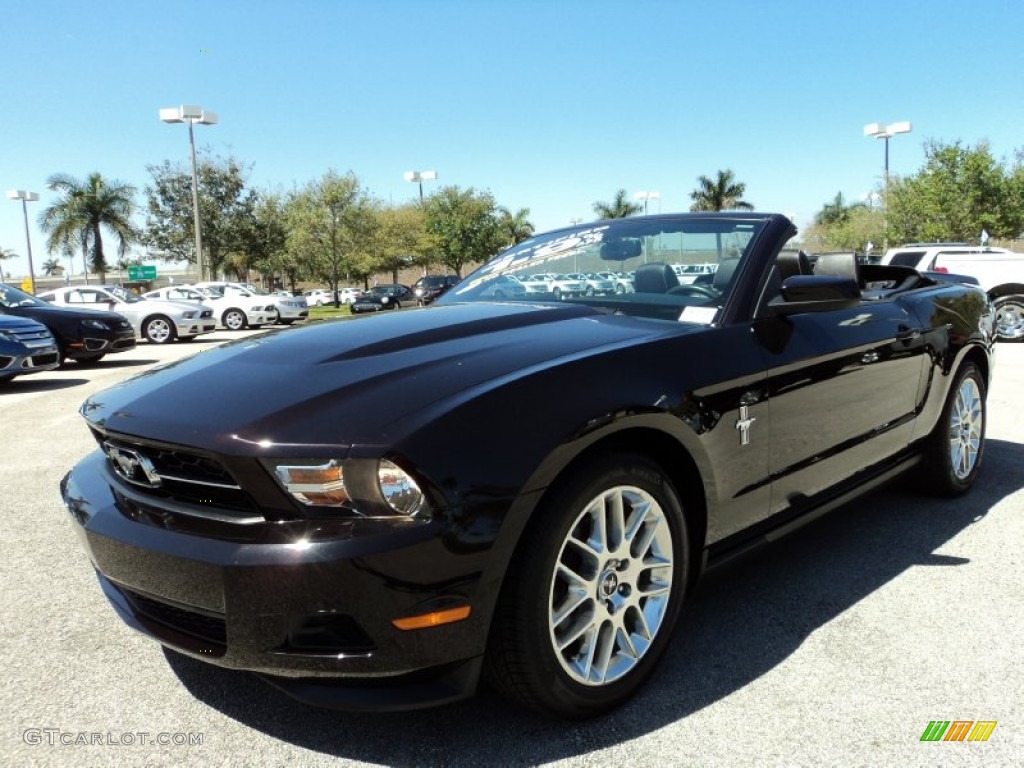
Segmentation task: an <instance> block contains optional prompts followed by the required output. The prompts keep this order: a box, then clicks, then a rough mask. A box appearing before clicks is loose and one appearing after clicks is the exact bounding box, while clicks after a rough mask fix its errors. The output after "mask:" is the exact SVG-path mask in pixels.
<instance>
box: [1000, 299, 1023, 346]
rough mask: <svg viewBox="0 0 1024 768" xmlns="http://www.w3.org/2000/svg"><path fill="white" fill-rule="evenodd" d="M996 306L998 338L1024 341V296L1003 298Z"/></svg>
mask: <svg viewBox="0 0 1024 768" xmlns="http://www.w3.org/2000/svg"><path fill="white" fill-rule="evenodd" d="M995 304H996V338H998V339H999V340H1000V341H1024V296H1003V297H1001V298H998V299H996V302H995Z"/></svg>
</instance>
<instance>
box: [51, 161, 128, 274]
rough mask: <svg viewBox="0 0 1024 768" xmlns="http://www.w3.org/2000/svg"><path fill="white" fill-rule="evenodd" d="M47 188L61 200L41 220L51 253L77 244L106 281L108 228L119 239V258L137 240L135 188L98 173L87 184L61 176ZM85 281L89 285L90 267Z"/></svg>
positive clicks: (91, 176) (56, 177)
mask: <svg viewBox="0 0 1024 768" xmlns="http://www.w3.org/2000/svg"><path fill="white" fill-rule="evenodd" d="M46 186H47V187H48V188H49V189H51V190H52V191H54V192H57V193H58V194H59V195H60V197H59V198H58V200H57V202H55V203H53V204H52V205H50V206H49V207H48V208H46V209H45V210H44V211H43V212H42V214H41V215H40V217H39V226H40V228H41V229H42V230H43V231H44V232H46V233H47V235H48V237H47V241H46V247H47V248H48V249H49V251H50V253H55V252H57V251H66V250H68V249H70V248H71V247H72V245H77V246H79V247H81V249H82V260H83V262H85V261H86V259H87V258H88V256H89V252H90V251H91V252H92V269H93V270H94V271H95V272H97V273H98V274H99V276H100V282H102V281H103V280H104V279H105V278H106V273H107V261H106V257H105V256H104V254H103V235H102V231H103V230H104V229H105V230H107V231H108V232H111V233H113V235H114V237H115V239H116V240H117V253H118V256H123V255H124V254H125V252H126V251H127V250H128V246H129V245H130V244H131V243H132V242H134V241H135V240H136V239H137V238H138V234H137V233H136V231H135V227H134V226H133V225H132V222H131V218H132V214H134V213H135V187H133V186H131V185H130V184H125V183H123V182H120V181H106V180H105V179H104V178H103V177H102V176H101V175H100V174H99V173H91V174H89V176H88V178H86V179H85V180H84V181H80V180H79V179H76V178H74V177H72V176H69V175H67V174H63V173H58V174H54V175H53V176H51V177H50V178H49V179H47V181H46ZM85 266H86V275H87V276H86V282H88V266H89V265H88V264H85Z"/></svg>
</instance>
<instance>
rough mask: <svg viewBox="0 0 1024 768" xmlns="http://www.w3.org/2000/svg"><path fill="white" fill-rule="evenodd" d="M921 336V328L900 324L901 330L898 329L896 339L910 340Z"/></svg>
mask: <svg viewBox="0 0 1024 768" xmlns="http://www.w3.org/2000/svg"><path fill="white" fill-rule="evenodd" d="M920 337H921V329H920V328H910V327H908V326H906V325H900V327H899V330H898V331H896V341H902V342H909V341H913V340H914V339H918V338H920Z"/></svg>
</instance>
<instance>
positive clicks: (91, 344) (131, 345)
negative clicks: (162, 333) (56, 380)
mask: <svg viewBox="0 0 1024 768" xmlns="http://www.w3.org/2000/svg"><path fill="white" fill-rule="evenodd" d="M135 347H136V341H135V332H134V331H133V330H130V329H129V330H125V331H122V332H118V333H117V334H114V335H111V336H109V337H106V338H105V337H102V336H85V337H83V338H82V339H81V340H80V341H76V342H71V343H69V344H68V346H67V352H66V356H67V357H69V358H71V359H72V360H74V359H75V358H77V357H89V356H91V355H96V354H103V355H109V354H112V353H114V352H128V351H129V350H132V349H135Z"/></svg>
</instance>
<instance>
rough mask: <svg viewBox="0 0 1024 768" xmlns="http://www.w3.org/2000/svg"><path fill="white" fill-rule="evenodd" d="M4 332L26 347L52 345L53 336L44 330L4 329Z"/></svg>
mask: <svg viewBox="0 0 1024 768" xmlns="http://www.w3.org/2000/svg"><path fill="white" fill-rule="evenodd" d="M4 332H5V333H6V334H7V335H8V336H10V337H11V338H12V339H14V340H15V341H20V342H21V343H22V344H24V345H25V346H27V347H45V346H49V345H50V344H53V336H51V335H50V332H49V331H48V330H46V328H5V329H4Z"/></svg>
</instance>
